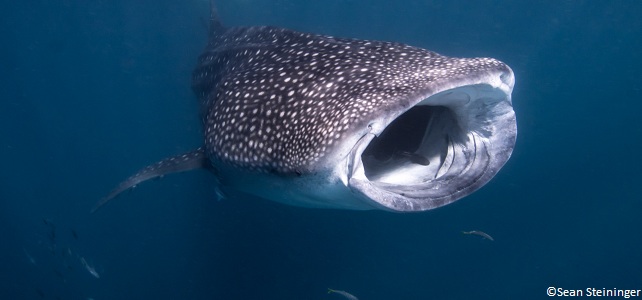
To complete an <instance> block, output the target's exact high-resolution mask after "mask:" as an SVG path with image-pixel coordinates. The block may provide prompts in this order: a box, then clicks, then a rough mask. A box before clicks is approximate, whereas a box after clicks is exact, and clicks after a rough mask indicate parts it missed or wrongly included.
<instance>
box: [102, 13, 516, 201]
mask: <svg viewBox="0 0 642 300" xmlns="http://www.w3.org/2000/svg"><path fill="white" fill-rule="evenodd" d="M192 82H193V83H192V89H193V91H194V93H195V94H196V97H197V98H198V101H199V103H200V108H201V116H202V124H203V144H202V145H201V146H200V147H198V148H197V149H195V150H193V151H191V152H188V153H184V154H180V155H177V156H173V157H169V158H166V159H163V160H161V161H159V162H157V163H154V164H152V165H149V166H148V167H145V168H143V169H142V170H141V171H140V172H138V173H136V174H135V175H133V176H131V177H129V178H128V179H126V180H125V181H123V182H122V183H120V184H119V185H118V186H117V187H116V188H115V189H113V190H112V191H111V192H110V193H109V194H108V195H107V196H106V197H104V198H102V199H101V200H100V201H99V202H98V203H97V204H96V206H95V207H94V209H93V210H92V211H96V210H97V209H98V208H100V207H102V206H103V205H105V204H106V203H108V202H109V201H110V200H112V199H114V198H115V197H116V196H118V195H119V194H121V193H122V192H123V191H126V190H128V189H131V188H132V187H134V186H136V185H137V184H139V183H141V182H144V181H147V180H149V179H152V178H156V177H161V176H164V175H166V174H170V173H176V172H182V171H188V170H193V169H207V170H209V171H211V173H212V174H214V175H215V180H214V181H213V184H214V185H215V186H216V189H217V195H218V196H220V197H225V196H226V195H228V194H229V192H230V191H235V192H241V193H246V194H249V195H253V196H258V197H260V198H263V199H268V200H273V201H277V202H281V203H284V204H288V205H295V206H301V207H310V208H333V209H349V210H372V209H378V210H386V211H393V212H413V211H425V210H430V209H434V208H438V207H441V206H443V205H446V204H449V203H452V202H454V201H456V200H458V199H461V198H463V197H465V196H467V195H469V194H471V193H473V192H474V191H476V190H478V189H479V188H481V187H482V186H484V185H485V184H486V183H488V182H489V181H490V180H491V179H492V178H493V177H494V176H495V175H496V174H497V172H498V171H499V170H500V169H501V168H502V167H503V166H504V164H505V163H506V162H507V160H508V159H509V158H510V156H511V153H512V151H513V148H514V146H515V140H516V136H517V125H516V118H515V112H514V110H513V106H512V99H511V93H512V90H513V86H514V83H515V77H514V74H513V71H512V70H511V68H510V67H508V66H507V65H506V64H504V63H503V62H501V61H499V60H496V59H493V58H483V57H482V58H456V57H448V56H444V55H441V54H438V53H435V52H432V51H429V50H425V49H421V48H418V47H413V46H410V45H406V44H402V43H397V42H386V41H376V40H362V39H354V38H340V37H334V36H329V35H323V34H314V33H305V32H299V31H294V30H290V29H285V28H280V27H273V26H250V27H226V26H224V25H223V23H222V22H221V20H220V18H219V14H218V11H217V9H216V6H215V4H214V3H211V12H210V20H209V34H208V42H207V45H206V47H205V50H204V51H203V53H202V54H201V55H200V56H199V57H198V60H197V64H196V68H195V70H194V72H193V75H192Z"/></svg>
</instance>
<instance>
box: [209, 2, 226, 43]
mask: <svg viewBox="0 0 642 300" xmlns="http://www.w3.org/2000/svg"><path fill="white" fill-rule="evenodd" d="M215 2H216V1H214V0H211V1H210V38H211V37H213V36H216V35H219V34H221V33H223V31H225V27H224V26H223V23H221V19H220V18H219V17H218V9H216V3H215Z"/></svg>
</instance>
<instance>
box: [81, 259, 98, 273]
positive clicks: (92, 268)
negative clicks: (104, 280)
mask: <svg viewBox="0 0 642 300" xmlns="http://www.w3.org/2000/svg"><path fill="white" fill-rule="evenodd" d="M80 262H81V263H82V265H83V267H85V269H87V271H88V272H89V274H91V275H92V276H94V277H96V278H100V274H98V272H96V268H94V267H93V266H91V265H89V264H88V263H87V261H86V260H85V258H84V257H81V258H80Z"/></svg>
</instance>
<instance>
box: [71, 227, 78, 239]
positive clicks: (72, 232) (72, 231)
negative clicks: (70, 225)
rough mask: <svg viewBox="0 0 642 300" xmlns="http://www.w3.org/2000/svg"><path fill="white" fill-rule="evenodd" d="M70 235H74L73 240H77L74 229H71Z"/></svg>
mask: <svg viewBox="0 0 642 300" xmlns="http://www.w3.org/2000/svg"><path fill="white" fill-rule="evenodd" d="M71 235H72V236H73V237H74V240H77V239H78V233H77V232H76V230H73V229H72V230H71Z"/></svg>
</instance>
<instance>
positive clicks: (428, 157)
mask: <svg viewBox="0 0 642 300" xmlns="http://www.w3.org/2000/svg"><path fill="white" fill-rule="evenodd" d="M509 75H510V78H509V79H508V83H507V84H503V85H497V86H493V85H489V84H475V85H465V86H461V87H456V88H453V89H449V90H446V91H443V92H440V93H438V94H435V95H432V96H430V97H427V98H425V99H423V100H421V101H419V102H418V103H417V104H416V105H415V106H414V107H412V108H410V109H409V110H407V111H406V112H404V113H403V114H401V115H400V116H398V117H397V118H395V119H394V120H393V121H392V122H389V123H388V124H387V125H386V126H385V129H384V130H383V131H382V132H380V133H378V134H377V133H369V134H366V135H365V136H363V137H362V138H361V140H359V142H358V143H357V145H356V146H355V147H354V148H353V151H352V152H351V154H350V155H349V157H348V168H347V170H348V172H349V174H348V176H347V177H348V186H349V188H350V189H351V190H352V191H353V192H355V193H356V194H358V195H361V196H362V197H363V198H365V199H366V200H365V201H371V205H373V206H375V207H379V208H382V209H387V210H392V211H423V210H429V209H434V208H437V207H440V206H443V205H446V204H448V203H451V202H454V201H456V200H458V199H460V198H462V197H464V196H466V195H469V194H471V193H472V192H474V191H475V190H477V189H479V188H480V187H482V186H483V185H484V184H485V183H487V182H488V181H489V180H490V179H491V178H492V177H493V176H494V175H495V174H496V173H497V171H498V170H499V169H500V168H501V167H502V166H503V165H504V164H505V163H506V161H507V160H508V158H509V157H510V154H511V152H512V149H513V147H514V145H515V138H516V133H517V130H516V123H515V114H514V112H513V109H512V105H511V99H510V92H511V90H512V74H509Z"/></svg>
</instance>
